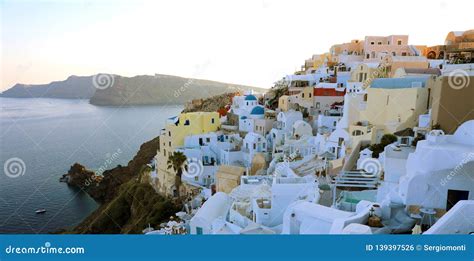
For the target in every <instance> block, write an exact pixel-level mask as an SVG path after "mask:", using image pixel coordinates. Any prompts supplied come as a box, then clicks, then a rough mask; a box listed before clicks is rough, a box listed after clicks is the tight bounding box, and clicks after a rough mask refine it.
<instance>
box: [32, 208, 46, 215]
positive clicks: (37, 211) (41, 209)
mask: <svg viewBox="0 0 474 261" xmlns="http://www.w3.org/2000/svg"><path fill="white" fill-rule="evenodd" d="M35 212H36V214H42V213H44V212H46V209H45V208H40V209H37V210H36V211H35Z"/></svg>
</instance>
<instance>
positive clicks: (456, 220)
mask: <svg viewBox="0 0 474 261" xmlns="http://www.w3.org/2000/svg"><path fill="white" fill-rule="evenodd" d="M473 101H474V30H469V31H464V32H449V33H448V34H447V36H446V39H445V44H444V45H439V46H432V47H427V46H421V45H412V44H410V43H409V38H408V35H389V36H366V37H365V38H364V39H363V40H352V41H350V42H347V43H342V44H336V45H333V46H332V47H331V48H330V50H329V52H328V53H324V54H321V55H313V56H312V57H311V58H310V59H308V60H306V61H305V62H304V65H303V66H301V70H299V71H297V72H295V73H294V74H291V75H287V76H285V77H283V79H281V80H280V81H278V82H276V83H275V86H274V87H273V88H272V89H271V90H269V92H267V93H263V94H261V93H252V92H245V93H239V94H236V95H235V96H234V97H233V98H232V101H231V103H230V104H228V105H227V106H226V107H225V108H222V109H221V110H219V111H218V112H217V111H216V112H189V113H182V114H180V115H178V116H175V117H172V118H169V119H168V120H167V122H166V127H165V128H164V129H162V130H161V133H160V148H159V150H158V152H157V155H156V157H155V159H154V161H153V162H152V163H151V164H150V166H151V171H150V173H149V181H150V183H151V185H152V186H153V187H154V188H155V190H156V191H157V192H159V193H163V194H166V195H168V196H170V197H175V198H180V199H182V200H183V202H184V208H183V211H181V212H178V213H176V216H175V217H172V218H171V219H170V221H169V222H168V223H163V224H161V225H160V226H159V227H156V228H155V229H153V228H151V227H150V228H147V229H146V230H145V231H144V233H146V234H185V233H187V234H472V233H474V223H473V220H474V103H473ZM156 225H158V224H156Z"/></svg>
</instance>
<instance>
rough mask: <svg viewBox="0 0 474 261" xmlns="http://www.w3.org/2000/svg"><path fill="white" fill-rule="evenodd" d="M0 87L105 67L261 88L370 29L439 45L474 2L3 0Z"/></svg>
mask: <svg viewBox="0 0 474 261" xmlns="http://www.w3.org/2000/svg"><path fill="white" fill-rule="evenodd" d="M0 2H1V7H0V8H1V14H0V15H1V45H2V46H1V55H0V57H1V75H0V79H1V86H0V89H2V90H3V89H6V88H9V87H11V86H12V85H14V84H15V83H31V84H34V83H48V82H50V81H54V80H63V79H65V78H67V77H68V76H69V75H72V74H74V75H92V74H95V73H99V72H104V73H114V74H120V75H124V76H133V75H139V74H154V73H161V74H172V75H178V76H188V77H195V78H203V79H210V80H218V81H224V82H232V83H239V84H246V85H253V86H259V87H269V86H270V85H271V84H272V82H274V81H276V80H278V79H279V78H281V77H283V76H285V75H286V74H290V73H292V72H293V71H294V70H295V69H296V68H298V67H299V66H300V65H301V64H302V63H303V62H304V60H305V59H306V58H309V57H310V56H311V55H312V54H314V53H323V52H326V51H328V49H329V47H330V46H331V45H332V44H335V43H341V42H347V41H350V40H351V39H363V38H364V36H365V35H390V34H408V35H409V36H410V38H409V43H410V44H426V45H436V44H442V43H443V42H444V38H445V36H446V34H447V33H448V32H449V31H452V30H467V29H472V28H474V19H473V18H472V10H474V1H472V0H465V1H463V0H460V1H453V0H449V1H447V0H446V1H437V0H434V1H433V0H427V1H414V0H408V1H405V0H396V1H395V0H392V1H362V0H357V1H289V0H288V1H270V0H263V1H262V0H254V1H242V0H239V1H223V0H221V1H207V0H195V1H174V0H173V1H171V0H170V1H66V0H64V1H3V0H0Z"/></svg>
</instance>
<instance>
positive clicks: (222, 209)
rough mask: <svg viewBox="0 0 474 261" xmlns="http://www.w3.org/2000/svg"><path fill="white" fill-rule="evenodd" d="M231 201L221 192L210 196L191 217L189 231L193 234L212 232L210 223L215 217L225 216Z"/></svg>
mask: <svg viewBox="0 0 474 261" xmlns="http://www.w3.org/2000/svg"><path fill="white" fill-rule="evenodd" d="M231 203H232V201H231V199H230V198H229V196H228V195H227V194H225V193H223V192H217V193H216V194H214V195H213V196H212V197H210V198H209V199H208V200H207V201H206V202H204V204H203V205H202V207H201V208H200V209H199V210H198V211H197V212H196V214H195V215H194V216H193V218H191V221H190V223H189V226H190V230H191V231H190V233H191V234H194V235H201V234H212V224H213V223H214V222H215V221H216V220H217V219H222V218H225V216H226V215H227V212H228V211H229V208H230V205H231Z"/></svg>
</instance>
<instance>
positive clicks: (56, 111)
mask: <svg viewBox="0 0 474 261" xmlns="http://www.w3.org/2000/svg"><path fill="white" fill-rule="evenodd" d="M181 109H182V107H180V106H150V107H127V108H118V107H97V106H94V105H90V104H89V103H88V101H87V100H61V99H14V98H0V135H1V136H0V163H1V164H2V166H0V170H1V175H0V233H48V232H53V231H57V230H58V229H61V228H70V227H73V226H74V225H76V224H78V223H79V222H80V221H81V220H83V219H84V218H85V217H86V216H87V215H89V214H90V213H91V212H92V211H94V210H95V209H96V207H97V203H96V202H95V201H94V200H92V199H91V198H90V197H89V196H88V195H87V194H86V193H84V192H82V191H80V190H79V189H74V188H71V187H68V186H67V185H66V184H65V183H60V182H59V181H58V179H59V177H60V176H61V175H62V174H65V173H66V172H67V171H68V169H69V167H70V166H71V165H72V164H74V163H75V162H79V163H81V164H83V165H85V166H86V167H88V168H90V169H99V168H101V167H106V166H107V164H108V163H107V162H110V161H112V163H111V164H110V165H111V167H114V166H116V165H117V164H122V165H126V164H127V162H128V161H129V160H130V159H132V157H133V156H134V155H135V153H136V152H137V151H138V149H139V147H140V145H141V144H142V143H143V142H145V141H147V140H150V139H152V138H154V137H156V136H158V135H159V130H160V129H161V128H163V126H164V124H165V120H166V118H168V117H171V116H174V115H177V114H178V113H179V112H180V111H181ZM17 163H18V164H17ZM23 163H24V165H23ZM110 165H109V167H107V168H110ZM8 166H9V167H10V169H8ZM15 167H19V168H17V169H15ZM5 168H7V169H5ZM18 170H19V171H18ZM38 208H45V209H46V210H47V212H46V213H44V214H36V213H35V210H36V209H38Z"/></svg>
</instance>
